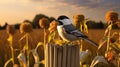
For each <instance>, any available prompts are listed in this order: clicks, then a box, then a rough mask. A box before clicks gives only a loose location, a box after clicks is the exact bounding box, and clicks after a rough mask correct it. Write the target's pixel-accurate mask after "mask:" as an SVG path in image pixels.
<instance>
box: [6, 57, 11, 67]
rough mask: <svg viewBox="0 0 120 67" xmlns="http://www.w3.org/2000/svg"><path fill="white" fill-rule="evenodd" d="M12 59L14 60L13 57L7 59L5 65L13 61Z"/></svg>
mask: <svg viewBox="0 0 120 67" xmlns="http://www.w3.org/2000/svg"><path fill="white" fill-rule="evenodd" d="M12 60H13V59H12V58H10V59H9V60H8V61H6V62H5V64H4V67H7V65H8V64H9V63H10V62H12Z"/></svg>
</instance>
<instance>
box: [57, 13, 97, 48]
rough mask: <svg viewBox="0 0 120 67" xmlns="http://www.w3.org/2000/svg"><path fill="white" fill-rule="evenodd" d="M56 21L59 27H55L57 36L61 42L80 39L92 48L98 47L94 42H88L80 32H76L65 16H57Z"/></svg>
mask: <svg viewBox="0 0 120 67" xmlns="http://www.w3.org/2000/svg"><path fill="white" fill-rule="evenodd" d="M57 20H58V23H59V25H58V26H57V30H58V34H59V36H60V37H61V38H62V39H63V40H65V41H67V42H71V41H74V40H78V39H80V38H81V39H83V40H86V41H87V42H89V43H91V44H93V46H95V47H98V45H97V44H96V43H95V42H93V41H92V40H90V39H89V38H88V37H87V36H86V35H84V34H83V33H82V32H81V31H79V30H77V29H76V28H75V27H74V26H73V24H72V23H71V21H70V19H69V18H68V17H67V16H64V15H62V16H59V17H58V18H57Z"/></svg>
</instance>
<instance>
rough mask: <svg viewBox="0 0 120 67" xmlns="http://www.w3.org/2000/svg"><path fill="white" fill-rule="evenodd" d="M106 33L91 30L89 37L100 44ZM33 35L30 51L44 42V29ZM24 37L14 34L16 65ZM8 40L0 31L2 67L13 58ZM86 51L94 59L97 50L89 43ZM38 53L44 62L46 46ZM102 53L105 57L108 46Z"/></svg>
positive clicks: (32, 63) (32, 33)
mask: <svg viewBox="0 0 120 67" xmlns="http://www.w3.org/2000/svg"><path fill="white" fill-rule="evenodd" d="M104 31H105V30H100V29H90V30H89V34H88V37H89V38H90V39H92V40H93V41H95V42H96V43H99V41H100V39H102V37H103V35H104ZM115 31H117V32H118V31H119V30H112V32H111V33H113V32H115ZM30 35H31V40H29V47H30V49H31V50H32V49H35V48H36V46H37V44H38V43H39V42H43V29H34V30H33V32H31V33H30ZM22 36H23V34H20V32H19V30H17V31H16V33H15V34H14V36H13V37H14V38H13V48H14V59H15V64H20V63H19V62H18V59H17V56H18V55H19V53H20V50H21V49H22V47H23V46H24V44H25V40H22V41H21V42H20V41H19V40H20V38H21V37H22ZM7 38H8V35H7V33H6V31H5V30H1V31H0V45H1V47H0V60H1V61H0V67H4V64H5V62H6V61H7V60H9V59H10V58H11V51H10V47H9V46H8V44H9V43H8V42H7ZM86 49H88V50H90V51H91V52H92V59H93V58H94V57H95V56H96V50H97V48H95V47H94V46H91V45H90V44H89V43H87V42H85V41H83V51H85V50H86ZM37 51H38V55H39V60H40V61H42V60H44V46H43V45H40V47H38V49H37ZM99 51H100V53H101V54H102V55H103V54H104V53H105V51H106V45H105V46H103V48H101V49H100V50H99ZM29 60H30V62H29V64H30V65H29V66H30V67H33V65H34V63H35V61H34V57H33V56H32V53H30V57H29ZM39 66H40V67H44V61H43V63H40V65H39ZM8 67H12V63H9V64H8Z"/></svg>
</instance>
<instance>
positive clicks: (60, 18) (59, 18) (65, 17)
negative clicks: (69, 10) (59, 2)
mask: <svg viewBox="0 0 120 67" xmlns="http://www.w3.org/2000/svg"><path fill="white" fill-rule="evenodd" d="M63 19H69V18H68V17H67V16H65V15H61V16H59V17H58V18H57V20H63Z"/></svg>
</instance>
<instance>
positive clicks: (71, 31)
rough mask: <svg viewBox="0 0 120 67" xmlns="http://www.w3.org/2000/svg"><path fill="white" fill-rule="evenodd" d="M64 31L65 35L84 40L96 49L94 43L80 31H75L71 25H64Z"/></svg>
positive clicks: (96, 45)
mask: <svg viewBox="0 0 120 67" xmlns="http://www.w3.org/2000/svg"><path fill="white" fill-rule="evenodd" d="M64 30H65V32H66V33H69V34H71V35H73V36H76V37H78V38H81V39H83V40H86V41H87V42H89V43H91V44H92V45H93V46H95V47H98V44H97V43H95V42H94V41H92V40H90V39H89V38H88V37H87V36H86V35H84V34H83V33H82V32H81V31H79V30H77V29H76V28H75V27H74V26H73V25H66V26H64Z"/></svg>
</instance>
